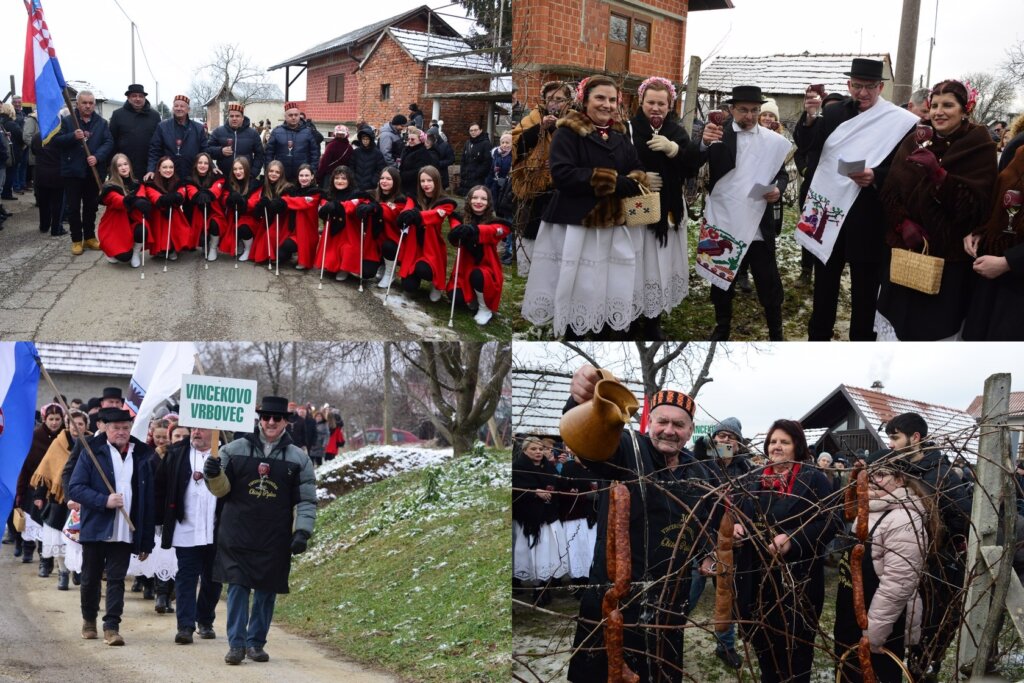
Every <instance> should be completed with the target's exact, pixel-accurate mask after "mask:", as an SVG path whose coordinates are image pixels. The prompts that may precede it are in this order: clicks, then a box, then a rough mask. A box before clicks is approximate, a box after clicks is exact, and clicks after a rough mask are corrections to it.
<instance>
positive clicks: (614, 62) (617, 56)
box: [604, 12, 630, 73]
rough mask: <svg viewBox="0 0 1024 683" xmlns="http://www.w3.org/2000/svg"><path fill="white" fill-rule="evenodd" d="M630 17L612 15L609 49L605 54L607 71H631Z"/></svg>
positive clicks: (609, 23) (609, 25)
mask: <svg viewBox="0 0 1024 683" xmlns="http://www.w3.org/2000/svg"><path fill="white" fill-rule="evenodd" d="M629 33H630V32H629V17H628V16H623V15H621V14H616V13H614V12H613V13H612V14H611V18H610V19H609V22H608V48H607V52H606V53H605V63H604V68H605V71H608V72H609V73H625V72H627V71H629Z"/></svg>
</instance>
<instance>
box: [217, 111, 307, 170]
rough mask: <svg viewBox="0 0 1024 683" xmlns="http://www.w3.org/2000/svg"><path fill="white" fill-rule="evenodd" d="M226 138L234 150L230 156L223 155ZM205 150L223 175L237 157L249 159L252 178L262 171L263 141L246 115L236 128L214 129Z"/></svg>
mask: <svg viewBox="0 0 1024 683" xmlns="http://www.w3.org/2000/svg"><path fill="white" fill-rule="evenodd" d="M228 140H230V141H231V149H232V150H234V154H233V155H232V156H224V148H225V147H227V145H228ZM206 152H207V153H208V154H209V155H210V156H211V157H213V160H214V161H216V162H217V166H218V167H219V168H220V170H221V173H223V174H224V175H225V176H227V175H228V174H230V173H231V165H232V164H233V163H235V159H236V158H237V157H247V158H248V159H249V164H250V165H251V166H252V175H253V177H254V178H255V177H257V176H259V174H260V172H261V171H263V141H262V140H260V134H259V133H257V132H256V129H255V128H253V127H252V126H251V125H250V124H249V117H248V116H246V117H244V118H243V119H242V125H241V127H239V128H238V129H237V130H236V129H234V128H231V127H229V126H227V125H224V126H221V127H219V128H217V129H215V130H214V131H213V132H212V133H211V134H210V138H209V140H208V141H207V142H206ZM313 170H314V171H315V170H316V169H315V168H314V169H313Z"/></svg>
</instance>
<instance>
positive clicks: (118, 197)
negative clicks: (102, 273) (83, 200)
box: [96, 185, 148, 257]
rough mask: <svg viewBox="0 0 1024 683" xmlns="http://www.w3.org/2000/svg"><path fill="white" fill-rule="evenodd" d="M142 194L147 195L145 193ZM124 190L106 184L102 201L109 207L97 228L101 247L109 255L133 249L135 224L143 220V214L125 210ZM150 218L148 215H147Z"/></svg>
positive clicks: (101, 196)
mask: <svg viewBox="0 0 1024 683" xmlns="http://www.w3.org/2000/svg"><path fill="white" fill-rule="evenodd" d="M142 196H145V193H143V195H142ZM124 197H125V195H124V190H122V189H121V188H120V187H118V186H117V185H104V186H103V194H101V195H100V201H101V202H103V205H104V206H106V207H107V210H106V211H104V212H103V218H101V219H100V224H99V226H97V228H96V237H98V238H99V240H100V248H101V249H103V253H104V254H106V255H107V256H110V257H114V256H117V255H118V254H123V253H125V252H128V251H131V250H132V246H133V245H134V244H135V226H136V225H138V224H139V223H140V222H141V221H142V217H143V214H141V213H140V212H138V211H136V210H135V209H132V210H131V212H129V211H127V210H125V206H124ZM147 218H148V216H147Z"/></svg>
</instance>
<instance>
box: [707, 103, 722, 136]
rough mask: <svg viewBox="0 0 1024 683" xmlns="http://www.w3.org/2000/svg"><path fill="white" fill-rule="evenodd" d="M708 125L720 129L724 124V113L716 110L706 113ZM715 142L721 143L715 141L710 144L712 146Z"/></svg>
mask: <svg viewBox="0 0 1024 683" xmlns="http://www.w3.org/2000/svg"><path fill="white" fill-rule="evenodd" d="M708 123H713V124H715V125H716V126H719V127H721V125H722V124H723V123H725V112H724V111H719V110H717V109H716V110H715V111H713V112H710V113H708ZM715 142H721V140H715V141H713V142H712V143H711V144H712V145H713V144H715Z"/></svg>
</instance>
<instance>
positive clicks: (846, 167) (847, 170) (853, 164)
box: [839, 159, 864, 175]
mask: <svg viewBox="0 0 1024 683" xmlns="http://www.w3.org/2000/svg"><path fill="white" fill-rule="evenodd" d="M863 170H864V160H863V159H861V160H860V161H843V160H842V159H840V160H839V175H850V174H851V173H860V172H861V171H863Z"/></svg>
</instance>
